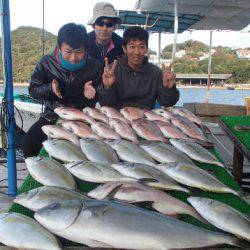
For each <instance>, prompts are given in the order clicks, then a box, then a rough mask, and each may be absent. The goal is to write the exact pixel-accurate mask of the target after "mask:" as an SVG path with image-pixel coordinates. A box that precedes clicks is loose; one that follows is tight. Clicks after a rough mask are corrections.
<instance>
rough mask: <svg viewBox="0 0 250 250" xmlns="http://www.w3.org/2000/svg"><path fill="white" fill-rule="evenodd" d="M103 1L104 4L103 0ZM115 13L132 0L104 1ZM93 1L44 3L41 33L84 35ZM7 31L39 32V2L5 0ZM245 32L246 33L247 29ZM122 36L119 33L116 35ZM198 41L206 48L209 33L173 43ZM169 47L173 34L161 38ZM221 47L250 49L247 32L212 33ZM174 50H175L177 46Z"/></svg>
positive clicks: (154, 43) (154, 44)
mask: <svg viewBox="0 0 250 250" xmlns="http://www.w3.org/2000/svg"><path fill="white" fill-rule="evenodd" d="M103 1H105V0H103ZM107 1H108V2H110V3H112V4H113V5H114V7H115V8H116V9H120V10H133V9H134V7H135V3H136V0H107ZM97 2H100V1H97V0H70V1H69V0H44V3H45V30H47V31H49V32H51V33H53V34H55V35H56V34H57V32H58V30H59V28H60V27H61V26H62V25H64V24H65V23H68V22H75V23H80V24H84V25H85V27H86V28H87V31H91V30H92V27H91V26H89V25H87V24H86V23H87V22H88V21H89V20H90V19H91V17H92V10H93V7H94V5H95V4H96V3H97ZM9 3H10V23H11V30H14V29H16V28H18V27H20V26H33V27H38V28H42V26H43V15H42V13H43V12H42V3H43V1H42V0H9ZM248 27H249V28H247V29H248V31H249V30H250V26H248ZM117 33H118V34H119V35H122V32H120V31H118V32H117ZM190 39H193V40H198V41H201V42H203V43H205V44H209V31H185V32H183V33H182V34H179V35H178V39H177V42H178V43H182V42H185V41H187V40H190ZM171 43H173V34H162V37H161V48H162V49H163V48H164V47H165V46H166V45H168V44H171ZM218 45H222V46H224V47H231V48H245V47H250V32H248V33H247V32H239V31H238V32H232V31H223V32H222V31H220V32H218V31H214V32H213V46H218ZM149 48H150V49H152V50H154V51H158V34H151V35H150V39H149ZM177 49H178V46H177Z"/></svg>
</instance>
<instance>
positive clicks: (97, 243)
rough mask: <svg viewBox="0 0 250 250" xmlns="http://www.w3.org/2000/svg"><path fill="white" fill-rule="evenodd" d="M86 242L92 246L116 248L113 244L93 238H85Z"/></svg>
mask: <svg viewBox="0 0 250 250" xmlns="http://www.w3.org/2000/svg"><path fill="white" fill-rule="evenodd" d="M84 244H86V245H88V246H90V247H98V248H107V249H111V248H114V247H113V246H111V245H109V244H107V243H104V242H101V241H98V240H92V239H84Z"/></svg>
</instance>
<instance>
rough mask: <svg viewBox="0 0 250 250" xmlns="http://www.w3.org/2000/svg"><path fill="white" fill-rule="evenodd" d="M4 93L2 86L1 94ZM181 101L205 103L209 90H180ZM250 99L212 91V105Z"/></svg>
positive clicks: (22, 90)
mask: <svg viewBox="0 0 250 250" xmlns="http://www.w3.org/2000/svg"><path fill="white" fill-rule="evenodd" d="M2 92H3V89H2V86H0V93H2ZM14 94H28V90H27V87H14ZM180 94H181V95H180V100H179V102H178V103H177V105H178V106H182V105H183V103H186V102H205V101H206V95H207V90H206V89H196V88H194V89H189V88H184V89H180ZM245 97H250V90H218V89H212V90H210V99H209V102H210V103H218V104H231V105H245V103H244V98H245Z"/></svg>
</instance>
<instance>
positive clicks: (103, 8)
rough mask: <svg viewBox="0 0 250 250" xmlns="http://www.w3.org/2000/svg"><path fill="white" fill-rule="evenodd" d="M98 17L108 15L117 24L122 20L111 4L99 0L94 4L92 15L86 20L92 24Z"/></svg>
mask: <svg viewBox="0 0 250 250" xmlns="http://www.w3.org/2000/svg"><path fill="white" fill-rule="evenodd" d="M99 17H108V18H112V19H114V21H115V22H116V23H117V24H121V23H122V20H121V18H120V17H118V16H117V15H116V13H115V8H114V6H113V5H112V4H110V3H106V2H99V3H97V4H96V5H95V7H94V9H93V17H92V19H91V20H90V21H89V22H88V24H89V25H92V24H94V23H95V22H96V20H97V19H98V18H99Z"/></svg>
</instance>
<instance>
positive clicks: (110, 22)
mask: <svg viewBox="0 0 250 250" xmlns="http://www.w3.org/2000/svg"><path fill="white" fill-rule="evenodd" d="M121 22H122V20H121V19H120V18H119V17H118V16H117V15H116V13H115V9H114V7H113V5H112V4H110V3H106V2H99V3H97V4H96V5H95V7H94V9H93V17H92V19H91V20H90V21H89V22H88V24H89V25H92V27H93V29H94V30H93V31H92V32H90V33H88V42H89V44H88V48H89V54H90V56H91V57H93V58H95V59H97V60H98V61H99V62H101V63H102V65H103V66H104V58H105V57H106V58H108V61H109V63H112V62H113V61H114V60H115V59H119V58H120V57H121V56H122V55H123V50H122V38H121V37H120V36H118V35H117V34H116V33H114V31H115V29H116V27H117V25H119V24H121Z"/></svg>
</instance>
